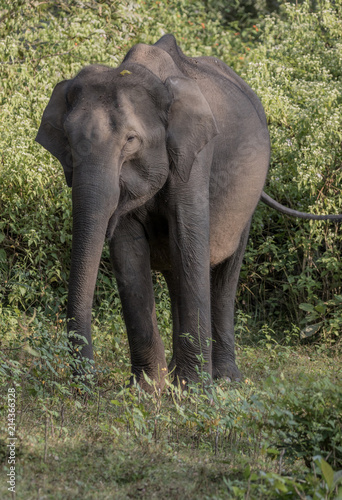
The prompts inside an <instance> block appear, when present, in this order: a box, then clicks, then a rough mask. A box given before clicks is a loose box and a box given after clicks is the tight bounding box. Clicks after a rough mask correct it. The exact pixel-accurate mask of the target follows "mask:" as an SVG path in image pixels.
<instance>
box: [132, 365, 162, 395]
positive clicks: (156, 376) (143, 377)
mask: <svg viewBox="0 0 342 500" xmlns="http://www.w3.org/2000/svg"><path fill="white" fill-rule="evenodd" d="M132 372H133V375H132V376H131V378H130V386H131V387H132V386H134V385H136V384H137V385H139V386H140V387H141V389H143V390H144V391H145V392H148V393H149V394H153V393H155V392H157V393H160V392H161V391H162V390H163V388H164V386H165V378H166V376H167V374H168V370H167V367H166V366H160V365H158V367H157V369H155V370H148V371H145V370H137V369H133V370H132Z"/></svg>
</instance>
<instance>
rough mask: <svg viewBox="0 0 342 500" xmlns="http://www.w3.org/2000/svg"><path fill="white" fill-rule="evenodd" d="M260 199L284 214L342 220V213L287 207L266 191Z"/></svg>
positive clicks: (305, 217)
mask: <svg viewBox="0 0 342 500" xmlns="http://www.w3.org/2000/svg"><path fill="white" fill-rule="evenodd" d="M260 200H261V201H263V202H264V203H265V204H266V205H268V206H269V207H271V208H274V210H277V211H278V212H281V213H282V214H285V215H289V216H290V217H299V218H300V219H311V220H342V214H335V215H317V214H308V213H305V212H298V210H292V208H288V207H285V206H284V205H282V204H281V203H278V202H277V201H275V200H274V199H273V198H271V197H270V196H268V194H266V193H265V192H264V191H263V192H262V193H261V197H260Z"/></svg>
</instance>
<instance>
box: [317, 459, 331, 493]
mask: <svg viewBox="0 0 342 500" xmlns="http://www.w3.org/2000/svg"><path fill="white" fill-rule="evenodd" d="M319 466H320V469H321V471H322V474H323V477H324V479H325V482H326V483H327V485H328V488H329V491H331V490H332V488H333V484H334V471H333V469H332V467H331V466H330V465H329V464H328V462H326V461H325V460H324V458H322V457H321V459H320V460H319Z"/></svg>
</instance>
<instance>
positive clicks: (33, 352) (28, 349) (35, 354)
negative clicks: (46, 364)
mask: <svg viewBox="0 0 342 500" xmlns="http://www.w3.org/2000/svg"><path fill="white" fill-rule="evenodd" d="M23 349H24V351H26V352H27V353H28V354H31V356H36V357H37V358H40V353H39V352H38V351H36V350H35V349H32V347H31V346H30V345H29V344H25V345H24V346H23Z"/></svg>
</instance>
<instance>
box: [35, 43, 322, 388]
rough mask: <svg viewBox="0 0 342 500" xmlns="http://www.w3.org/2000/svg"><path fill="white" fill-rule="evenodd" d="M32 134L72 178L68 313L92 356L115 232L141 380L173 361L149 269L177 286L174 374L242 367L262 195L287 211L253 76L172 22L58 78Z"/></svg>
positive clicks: (184, 377)
mask: <svg viewBox="0 0 342 500" xmlns="http://www.w3.org/2000/svg"><path fill="white" fill-rule="evenodd" d="M36 140H37V141H38V142H39V143H40V144H41V145H42V146H44V147H45V148H46V149H47V150H48V151H50V152H51V153H52V154H53V155H54V156H56V157H57V158H58V160H59V161H60V162H61V164H62V166H63V168H64V172H65V177H66V181H67V183H68V185H69V186H70V187H72V204H73V242H72V259H71V271H70V281H69V299H68V310H67V317H68V318H69V322H68V329H69V331H70V332H71V331H72V332H76V333H77V334H78V335H80V336H82V337H84V338H85V339H86V342H84V341H82V340H76V339H75V337H74V336H73V337H72V338H73V342H74V343H76V344H77V343H78V345H79V346H80V352H81V355H83V356H85V357H88V358H90V359H92V357H93V351H92V342H91V310H92V301H93V294H94V288H95V282H96V277H97V272H98V267H99V262H100V258H101V253H102V248H103V244H104V241H105V238H106V236H107V238H108V240H109V245H110V254H111V261H112V265H113V269H114V272H115V275H116V279H117V283H118V289H119V293H120V298H121V302H122V308H123V314H124V319H125V323H126V327H127V334H128V339H129V346H130V353H131V363H132V374H133V376H135V377H136V379H137V381H138V382H139V383H140V384H141V386H142V387H144V386H145V382H144V380H145V379H144V376H143V372H145V373H146V374H147V375H148V377H149V378H151V379H152V380H154V381H155V382H156V383H157V384H158V385H159V386H160V387H161V386H162V385H163V383H164V378H165V376H166V374H167V371H168V368H167V364H166V360H165V354H164V346H163V343H162V340H161V338H160V335H159V331H158V326H157V319H156V312H155V300H154V294H153V286H152V279H151V272H150V270H151V268H152V269H155V270H159V271H161V272H162V273H163V275H164V276H165V279H166V282H167V285H168V289H169V293H170V298H171V305H172V318H173V357H172V360H171V363H170V365H171V367H172V369H173V371H174V375H175V377H176V380H180V381H181V382H183V383H185V382H187V381H197V380H198V379H199V373H200V369H203V370H204V371H205V372H207V374H208V375H209V377H210V378H211V377H212V378H214V379H215V378H218V377H229V378H230V379H238V378H239V377H240V373H239V370H238V368H237V366H236V363H235V354H234V299H235V293H236V287H237V283H238V278H239V272H240V267H241V263H242V259H243V255H244V251H245V246H246V242H247V238H248V233H249V227H250V222H251V218H252V215H253V212H254V210H255V208H256V205H257V203H258V201H259V199H260V197H261V196H262V199H263V200H264V201H265V202H266V203H269V204H271V205H272V203H273V206H274V207H275V208H278V209H279V208H280V209H283V210H285V211H286V210H288V209H286V208H285V207H282V206H281V205H278V206H277V204H275V202H273V200H272V199H270V198H269V197H268V196H267V195H265V194H264V193H262V190H263V186H264V182H265V178H266V174H267V170H268V165H269V159H270V140H269V134H268V129H267V123H266V118H265V114H264V110H263V108H262V105H261V103H260V101H259V99H258V98H257V96H256V95H255V94H254V93H253V91H252V90H251V89H250V88H249V87H248V85H247V84H246V83H245V82H244V81H243V80H242V79H241V78H240V77H238V76H237V75H236V74H235V73H234V72H233V71H232V70H231V69H230V68H229V67H228V66H226V65H225V64H224V63H223V62H221V61H219V60H218V59H216V58H214V57H196V58H189V57H186V56H185V55H184V54H183V53H182V51H181V50H180V48H179V47H178V46H177V44H176V41H175V38H174V37H173V36H172V35H166V36H164V37H162V38H161V39H160V40H159V41H158V42H157V43H156V44H155V45H153V46H149V45H144V44H138V45H136V46H134V47H133V48H132V49H131V50H130V51H129V52H128V54H127V55H126V57H125V59H124V61H123V62H122V64H121V65H120V66H119V67H118V68H110V67H106V66H101V65H91V66H87V67H85V68H84V69H82V70H81V71H80V73H79V74H78V75H77V76H76V77H75V78H73V79H71V80H65V81H62V82H60V83H59V84H58V85H57V86H56V87H55V89H54V91H53V93H52V96H51V99H50V102H49V104H48V106H47V107H46V109H45V112H44V115H43V118H42V123H41V125H40V128H39V131H38V135H37V138H36ZM290 212H291V211H290ZM294 215H296V216H307V214H302V213H300V212H295V213H294ZM315 218H319V217H317V216H316V217H315ZM321 218H325V216H323V217H321ZM169 369H170V366H169Z"/></svg>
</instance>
